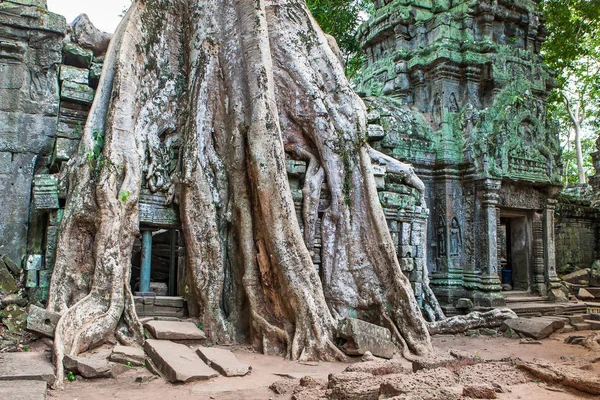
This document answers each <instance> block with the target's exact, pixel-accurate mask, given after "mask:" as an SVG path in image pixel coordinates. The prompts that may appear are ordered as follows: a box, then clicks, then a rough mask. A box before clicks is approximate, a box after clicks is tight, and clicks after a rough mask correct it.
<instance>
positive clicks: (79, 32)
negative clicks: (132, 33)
mask: <svg viewBox="0 0 600 400" xmlns="http://www.w3.org/2000/svg"><path fill="white" fill-rule="evenodd" d="M71 28H72V30H73V33H72V34H71V39H72V40H73V41H74V42H76V43H78V44H79V45H80V46H82V47H84V48H86V49H90V50H92V51H93V52H94V54H95V55H96V56H101V55H103V54H104V53H106V49H107V48H108V44H109V43H110V40H111V38H112V35H111V34H109V33H106V32H102V31H101V30H99V29H98V28H96V27H95V26H94V24H92V22H91V21H90V19H89V18H88V16H87V15H86V14H81V15H79V16H78V17H77V18H75V20H74V21H73V22H72V23H71Z"/></svg>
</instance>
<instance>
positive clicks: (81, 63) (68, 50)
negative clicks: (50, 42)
mask: <svg viewBox="0 0 600 400" xmlns="http://www.w3.org/2000/svg"><path fill="white" fill-rule="evenodd" d="M93 58H94V53H93V52H92V50H88V49H84V48H83V47H81V46H79V45H77V44H76V43H72V42H66V43H65V44H64V46H63V59H64V62H65V64H68V65H73V66H75V67H79V68H89V67H90V65H91V64H92V60H93Z"/></svg>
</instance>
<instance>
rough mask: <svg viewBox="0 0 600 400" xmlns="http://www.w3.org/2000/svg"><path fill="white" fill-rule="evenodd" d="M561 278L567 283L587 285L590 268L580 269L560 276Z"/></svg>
mask: <svg viewBox="0 0 600 400" xmlns="http://www.w3.org/2000/svg"><path fill="white" fill-rule="evenodd" d="M562 280H563V281H565V282H569V283H575V284H581V285H587V284H588V282H589V280H590V269H589V268H586V269H580V270H579V271H575V272H573V273H570V274H568V275H565V276H563V277H562Z"/></svg>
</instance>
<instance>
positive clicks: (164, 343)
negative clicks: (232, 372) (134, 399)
mask: <svg viewBox="0 0 600 400" xmlns="http://www.w3.org/2000/svg"><path fill="white" fill-rule="evenodd" d="M144 349H145V350H146V354H148V357H150V359H151V360H152V362H153V364H154V365H155V366H156V367H157V368H158V370H159V371H160V373H161V374H162V375H163V376H164V377H165V379H167V380H168V381H169V382H173V383H174V382H183V383H185V382H195V381H202V380H208V379H211V378H214V377H216V376H218V374H217V372H216V371H215V370H214V369H212V368H210V367H209V366H208V365H206V364H205V363H204V362H203V361H202V360H201V359H200V358H199V357H198V355H196V353H195V352H194V350H192V349H190V348H189V347H187V346H185V345H183V344H177V343H173V342H171V341H169V340H155V339H148V340H146V343H145V344H144Z"/></svg>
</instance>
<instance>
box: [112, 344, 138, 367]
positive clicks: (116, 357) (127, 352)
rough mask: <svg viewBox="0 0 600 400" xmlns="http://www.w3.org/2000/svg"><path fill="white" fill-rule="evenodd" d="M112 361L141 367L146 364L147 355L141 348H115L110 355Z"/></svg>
mask: <svg viewBox="0 0 600 400" xmlns="http://www.w3.org/2000/svg"><path fill="white" fill-rule="evenodd" d="M109 359H110V361H113V362H116V363H121V364H125V365H127V364H128V363H129V364H131V365H133V366H136V367H141V366H143V365H144V364H145V362H146V353H144V349H141V348H139V347H129V346H120V345H118V346H115V348H114V349H113V351H112V353H111V354H110V358H109Z"/></svg>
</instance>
